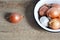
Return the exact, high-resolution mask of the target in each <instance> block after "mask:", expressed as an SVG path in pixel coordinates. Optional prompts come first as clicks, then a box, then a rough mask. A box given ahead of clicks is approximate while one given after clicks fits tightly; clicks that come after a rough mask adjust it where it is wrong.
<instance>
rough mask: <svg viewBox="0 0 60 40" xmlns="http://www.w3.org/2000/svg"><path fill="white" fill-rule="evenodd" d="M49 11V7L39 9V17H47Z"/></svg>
mask: <svg viewBox="0 0 60 40" xmlns="http://www.w3.org/2000/svg"><path fill="white" fill-rule="evenodd" d="M47 10H48V7H47V6H45V5H44V6H42V7H41V8H40V9H39V15H40V16H44V15H45V12H46V11H47Z"/></svg>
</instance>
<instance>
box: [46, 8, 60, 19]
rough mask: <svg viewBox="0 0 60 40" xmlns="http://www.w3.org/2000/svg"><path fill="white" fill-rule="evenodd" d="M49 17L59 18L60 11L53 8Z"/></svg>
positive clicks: (48, 14)
mask: <svg viewBox="0 0 60 40" xmlns="http://www.w3.org/2000/svg"><path fill="white" fill-rule="evenodd" d="M47 16H49V17H51V18H58V17H59V16H60V9H58V8H55V7H52V8H50V9H49V10H48V11H47Z"/></svg>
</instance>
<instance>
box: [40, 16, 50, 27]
mask: <svg viewBox="0 0 60 40" xmlns="http://www.w3.org/2000/svg"><path fill="white" fill-rule="evenodd" d="M40 22H41V24H42V25H43V26H48V22H49V19H48V18H47V17H46V16H43V17H41V18H40Z"/></svg>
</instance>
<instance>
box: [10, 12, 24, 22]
mask: <svg viewBox="0 0 60 40" xmlns="http://www.w3.org/2000/svg"><path fill="white" fill-rule="evenodd" d="M22 18H23V16H21V15H19V14H17V13H12V14H11V15H10V17H9V21H10V22H11V23H18V22H19V21H21V19H22Z"/></svg>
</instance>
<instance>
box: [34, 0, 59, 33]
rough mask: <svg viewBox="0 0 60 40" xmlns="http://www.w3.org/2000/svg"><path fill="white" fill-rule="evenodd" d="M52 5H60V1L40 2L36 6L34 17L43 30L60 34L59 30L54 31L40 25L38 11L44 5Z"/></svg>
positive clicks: (45, 0)
mask: <svg viewBox="0 0 60 40" xmlns="http://www.w3.org/2000/svg"><path fill="white" fill-rule="evenodd" d="M52 3H57V4H60V0H40V1H39V2H38V3H37V4H36V6H35V8H34V17H35V20H36V22H37V23H38V24H39V25H40V26H41V27H42V28H43V29H45V30H47V31H50V32H60V29H58V30H53V29H50V28H47V27H44V26H43V25H42V24H41V23H40V21H39V18H38V10H39V8H40V7H41V6H42V5H44V4H52Z"/></svg>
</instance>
